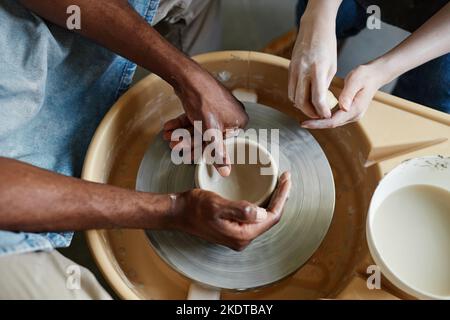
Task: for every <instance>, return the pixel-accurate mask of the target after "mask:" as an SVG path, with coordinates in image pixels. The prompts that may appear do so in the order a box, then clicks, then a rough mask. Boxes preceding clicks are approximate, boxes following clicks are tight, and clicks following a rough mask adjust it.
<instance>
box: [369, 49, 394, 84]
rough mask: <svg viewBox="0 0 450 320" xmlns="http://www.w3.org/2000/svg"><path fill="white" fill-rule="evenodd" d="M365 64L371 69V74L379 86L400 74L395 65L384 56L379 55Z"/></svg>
mask: <svg viewBox="0 0 450 320" xmlns="http://www.w3.org/2000/svg"><path fill="white" fill-rule="evenodd" d="M367 66H369V67H370V68H372V69H373V74H374V75H375V77H376V79H377V82H378V83H379V85H380V87H382V86H383V85H385V84H387V83H389V82H391V81H392V80H394V79H395V78H397V77H398V76H399V75H400V74H401V73H399V70H398V67H397V65H396V64H395V63H394V62H393V61H392V60H391V59H390V58H389V57H386V56H381V57H379V58H377V59H375V60H373V61H371V62H369V63H368V64H367Z"/></svg>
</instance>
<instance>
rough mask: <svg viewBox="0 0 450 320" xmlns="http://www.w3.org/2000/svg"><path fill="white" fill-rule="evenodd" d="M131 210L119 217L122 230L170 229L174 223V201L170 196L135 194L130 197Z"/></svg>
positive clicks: (145, 193)
mask: <svg viewBox="0 0 450 320" xmlns="http://www.w3.org/2000/svg"><path fill="white" fill-rule="evenodd" d="M128 201H129V202H130V205H129V206H128V207H129V208H130V210H129V211H128V210H127V212H125V213H122V214H120V215H119V217H118V223H117V224H118V225H119V227H122V228H133V229H134V228H136V229H169V228H170V225H171V223H172V220H173V219H172V218H173V217H172V215H173V200H172V198H171V197H170V195H169V194H155V193H147V192H133V195H132V196H130V197H128Z"/></svg>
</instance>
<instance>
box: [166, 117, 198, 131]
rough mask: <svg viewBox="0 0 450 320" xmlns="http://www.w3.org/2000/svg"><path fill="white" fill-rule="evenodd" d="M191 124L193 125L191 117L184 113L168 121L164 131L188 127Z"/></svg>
mask: <svg viewBox="0 0 450 320" xmlns="http://www.w3.org/2000/svg"><path fill="white" fill-rule="evenodd" d="M190 126H192V124H191V122H190V121H189V118H188V117H187V115H186V114H185V113H183V114H182V115H179V116H178V117H176V118H174V119H171V120H169V121H167V122H166V123H165V124H164V126H163V130H164V131H169V130H171V131H173V130H175V129H179V128H187V127H190Z"/></svg>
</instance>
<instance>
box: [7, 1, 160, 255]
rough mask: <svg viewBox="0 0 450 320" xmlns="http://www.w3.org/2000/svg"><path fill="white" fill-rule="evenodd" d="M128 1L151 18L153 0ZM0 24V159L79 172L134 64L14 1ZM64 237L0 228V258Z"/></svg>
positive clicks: (61, 243) (47, 246)
mask: <svg viewBox="0 0 450 320" xmlns="http://www.w3.org/2000/svg"><path fill="white" fill-rule="evenodd" d="M128 2H129V4H130V5H131V6H132V7H133V8H134V9H135V10H136V11H137V12H138V13H139V14H140V15H141V16H142V17H143V18H144V19H145V20H146V21H147V22H148V23H151V22H152V20H153V17H154V16H155V14H156V11H157V8H158V5H159V0H129V1H128ZM0 27H1V30H2V32H1V33H0V70H2V72H1V73H0V97H1V104H0V157H8V158H14V159H17V160H20V161H23V162H27V163H30V164H33V165H35V166H38V167H41V168H44V169H48V170H51V171H54V172H57V173H60V174H63V175H68V176H75V177H79V176H80V174H81V168H82V164H83V160H84V156H85V153H86V151H87V148H88V146H89V142H90V140H91V138H92V136H93V134H94V132H95V129H96V127H97V126H98V124H99V123H100V121H101V119H102V118H103V116H104V115H105V114H106V112H107V111H108V110H109V108H110V107H111V106H112V105H113V104H114V102H115V101H116V100H117V98H118V97H119V96H120V95H121V94H122V93H123V92H124V91H125V90H127V88H128V87H129V86H130V84H131V81H132V78H133V75H134V71H135V69H136V65H135V64H134V63H132V62H131V61H128V60H126V59H124V58H123V57H120V56H118V55H116V54H114V53H112V52H110V51H108V50H106V49H104V48H101V47H99V46H97V45H96V44H95V43H93V42H91V41H89V40H87V39H84V38H82V37H81V36H79V35H77V34H74V33H72V32H69V31H66V30H63V29H62V28H59V27H57V26H55V25H52V24H50V23H46V22H45V21H43V20H42V19H41V18H39V17H38V16H36V15H34V14H33V13H31V12H30V11H28V10H26V9H25V8H24V7H23V6H21V5H20V4H19V3H18V2H15V1H8V2H6V1H5V2H1V3H0ZM72 236H73V233H72V232H45V233H25V232H10V231H1V230H0V256H1V255H5V254H13V253H24V252H30V251H40V250H52V249H53V248H60V247H67V246H69V245H70V242H71V240H72Z"/></svg>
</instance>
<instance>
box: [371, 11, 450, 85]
mask: <svg viewBox="0 0 450 320" xmlns="http://www.w3.org/2000/svg"><path fill="white" fill-rule="evenodd" d="M449 30H450V3H449V4H447V5H445V6H444V7H443V8H442V9H441V10H440V11H439V12H437V13H436V14H435V15H434V16H433V17H431V19H429V20H428V21H427V22H426V23H425V24H423V25H422V26H421V27H420V28H419V29H417V30H416V31H415V32H414V33H412V34H411V35H410V36H409V37H408V38H406V39H405V40H404V41H403V42H402V43H400V44H399V45H398V46H397V47H395V48H394V49H392V50H391V51H389V52H388V53H386V54H385V55H383V56H381V57H380V58H378V59H376V60H375V61H374V62H373V63H376V64H379V65H380V67H381V68H382V69H383V70H385V71H386V74H388V75H389V78H388V79H387V81H386V82H389V81H391V80H393V79H395V78H396V77H398V76H400V75H401V74H403V73H405V72H407V71H409V70H411V69H414V68H415V67H417V66H420V65H422V64H424V63H426V62H428V61H430V60H433V59H435V58H437V57H440V56H442V55H444V54H446V53H449V52H450V32H449Z"/></svg>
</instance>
